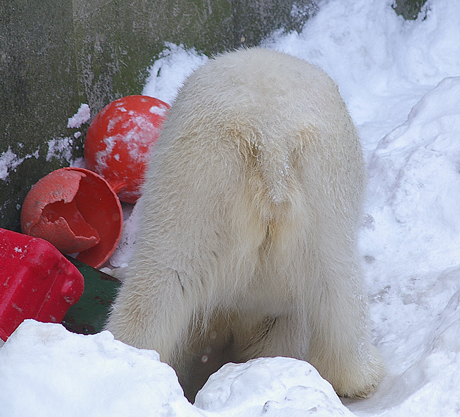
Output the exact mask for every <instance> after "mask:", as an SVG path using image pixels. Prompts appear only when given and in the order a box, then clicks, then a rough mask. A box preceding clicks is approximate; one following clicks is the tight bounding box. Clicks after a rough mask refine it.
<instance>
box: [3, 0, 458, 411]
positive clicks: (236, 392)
mask: <svg viewBox="0 0 460 417" xmlns="http://www.w3.org/2000/svg"><path fill="white" fill-rule="evenodd" d="M391 5H392V0H330V1H326V2H322V3H321V4H320V7H319V12H318V13H317V14H316V16H315V17H314V18H312V19H311V20H309V22H308V23H307V24H306V26H305V28H304V30H303V31H302V32H301V33H300V34H297V33H291V34H283V33H281V32H279V33H276V34H274V35H273V36H272V37H271V38H270V39H268V40H266V41H265V42H264V45H265V46H266V47H269V48H275V49H278V50H283V51H286V52H288V53H291V54H293V55H295V56H298V57H300V58H303V59H306V60H308V61H310V62H312V63H314V64H316V65H318V66H319V67H321V68H323V69H324V70H325V71H326V72H327V73H329V74H330V75H331V77H332V78H333V79H334V80H335V81H336V82H337V84H338V85H339V88H340V91H341V94H342V96H343V97H344V99H345V101H346V103H347V105H348V108H349V110H350V113H351V115H352V117H353V119H354V121H355V123H356V125H357V128H358V131H359V133H360V136H361V138H362V144H363V149H364V154H365V158H366V161H367V166H368V179H369V181H368V195H367V202H366V207H365V218H364V220H363V227H362V230H361V235H360V250H361V254H362V264H363V268H364V271H365V274H366V283H367V288H368V294H369V299H370V308H371V316H372V319H373V322H374V325H373V337H374V342H375V344H376V346H377V347H378V348H379V350H380V351H381V353H382V355H383V357H384V360H385V363H386V371H387V375H386V377H385V379H384V380H383V382H382V384H381V385H380V387H379V389H378V390H377V392H376V393H375V394H374V396H373V397H371V398H369V399H366V400H361V401H354V400H342V402H340V400H339V399H338V397H337V396H336V395H335V393H334V392H333V391H332V389H331V387H330V385H329V384H328V383H327V382H326V381H324V380H323V379H322V378H321V377H320V376H319V375H318V374H317V372H316V371H315V370H314V369H313V368H312V367H311V366H310V365H309V364H308V363H306V362H302V361H297V360H294V359H288V358H267V359H259V360H255V361H250V362H248V363H246V364H238V365H234V364H229V365H226V366H224V367H223V368H222V369H221V370H219V371H218V372H217V373H216V374H214V375H213V376H211V378H210V380H209V381H208V382H207V384H206V385H205V387H204V388H203V389H202V391H201V392H200V393H199V394H198V397H197V400H196V404H195V405H191V404H189V403H188V402H187V401H186V400H185V398H184V397H183V395H182V392H181V390H180V387H179V385H178V383H177V379H176V377H175V374H174V372H173V371H172V370H171V368H169V367H168V366H167V365H164V364H161V363H160V362H159V361H158V357H157V355H156V354H155V352H149V351H145V350H139V349H135V348H132V347H129V346H126V345H124V344H122V343H120V342H117V341H114V340H113V338H112V337H111V335H110V334H109V333H107V332H103V333H101V334H98V335H95V336H81V335H74V334H70V333H68V332H66V331H65V330H64V329H63V328H62V327H61V326H60V325H55V324H40V323H36V322H33V321H27V322H25V323H24V324H23V325H21V326H20V327H19V329H18V330H17V331H16V332H15V333H14V334H13V335H12V336H11V337H10V339H9V340H8V342H7V343H6V344H5V345H4V346H3V347H2V348H0V417H3V416H8V417H9V416H19V415H21V416H22V415H34V416H42V415H43V416H45V415H46V416H48V415H56V413H59V415H63V416H67V415H68V416H74V415H75V416H81V415H88V416H106V415H107V416H108V415H110V416H117V415H120V416H129V415H136V416H140V417H142V416H147V415H149V416H150V415H169V416H191V417H194V416H216V417H217V416H219V417H228V416H247V417H252V416H256V415H257V416H258V415H262V414H264V415H267V416H288V415H289V416H290V417H291V416H292V417H294V416H297V415H299V416H300V415H302V416H305V415H314V416H352V415H356V416H375V417H377V416H385V417H412V416H430V417H433V416H434V417H436V416H439V417H441V416H442V417H445V416H456V415H459V414H460V337H459V336H460V216H459V214H458V213H459V212H460V2H456V1H451V0H428V2H427V4H426V5H425V7H424V9H423V11H422V13H421V14H420V16H419V18H418V20H416V21H404V20H403V19H402V18H401V17H399V16H397V15H396V14H395V13H394V11H393V10H392V7H391ZM206 60H207V58H206V57H204V56H201V55H199V54H197V53H196V52H195V51H193V50H185V49H184V48H183V47H181V46H177V45H171V44H168V45H167V47H166V49H165V51H164V53H163V56H162V57H161V58H160V59H159V60H157V61H156V62H155V64H154V65H153V67H152V68H151V76H150V78H149V80H148V83H147V85H146V87H145V90H144V93H145V94H147V95H152V96H155V97H157V98H159V99H161V100H163V101H165V102H168V103H171V102H172V101H173V100H174V97H175V94H176V91H177V88H178V87H179V86H180V85H181V83H182V82H183V80H184V78H185V77H186V76H187V75H188V74H189V73H190V72H191V71H192V70H193V69H194V68H196V67H197V66H199V65H201V64H203V63H204V62H206ZM18 163H20V162H19V161H18V159H17V157H15V155H14V154H12V152H11V151H9V152H7V153H5V154H4V155H2V156H1V157H0V174H1V178H2V179H4V178H7V175H8V170H11V169H14V167H15V166H17V164H18ZM136 213H137V212H136V209H134V210H133V212H132V214H131V216H130V217H129V218H128V220H127V221H126V222H125V229H124V231H123V237H122V240H121V243H120V247H119V249H118V250H117V252H116V253H115V254H114V257H113V258H112V259H111V263H112V265H114V266H124V265H126V263H127V262H128V260H129V256H130V253H131V251H132V245H133V243H134V241H135V233H134V231H135V228H136V227H135V225H136ZM129 214H130V213H129V212H127V213H126V216H129Z"/></svg>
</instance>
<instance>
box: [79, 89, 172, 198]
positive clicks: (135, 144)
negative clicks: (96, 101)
mask: <svg viewBox="0 0 460 417" xmlns="http://www.w3.org/2000/svg"><path fill="white" fill-rule="evenodd" d="M168 110H169V105H168V104H166V103H164V102H163V101H161V100H158V99H156V98H153V97H149V96H128V97H123V98H120V99H118V100H115V101H113V102H112V103H110V104H109V105H107V106H106V107H104V108H103V109H102V110H101V111H100V112H99V113H98V114H97V116H96V117H95V118H94V120H93V122H92V123H91V125H90V127H89V129H88V133H87V134H86V139H85V161H86V167H87V168H88V169H91V170H92V171H95V172H97V173H98V174H99V175H101V176H102V177H104V178H105V179H106V180H107V182H108V183H109V184H110V185H111V186H112V188H113V189H114V191H115V192H116V193H117V194H118V197H119V198H120V200H121V201H124V202H126V203H135V202H136V201H137V199H138V198H139V197H140V188H141V185H142V183H143V182H144V175H145V171H146V168H147V163H148V160H149V155H150V148H151V146H152V145H153V144H154V143H155V141H156V140H157V139H158V135H159V133H160V130H161V126H162V124H163V122H164V120H165V118H166V114H167V112H168Z"/></svg>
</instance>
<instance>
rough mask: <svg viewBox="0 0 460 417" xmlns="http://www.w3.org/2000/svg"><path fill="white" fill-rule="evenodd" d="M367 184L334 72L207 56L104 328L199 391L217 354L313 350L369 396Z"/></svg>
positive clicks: (344, 382)
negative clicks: (362, 244)
mask: <svg viewBox="0 0 460 417" xmlns="http://www.w3.org/2000/svg"><path fill="white" fill-rule="evenodd" d="M364 183H365V174H364V163H363V158H362V154H361V148H360V143H359V138H358V136H357V134H356V131H355V128H354V126H353V123H352V121H351V119H350V116H349V115H348V112H347V110H346V107H345V104H344V103H343V101H342V99H341V97H340V95H339V93H338V90H337V87H336V85H335V84H334V83H333V82H332V81H331V79H330V78H329V77H328V76H327V75H326V74H325V73H324V72H322V71H321V70H319V69H318V68H316V67H314V66H312V65H310V64H308V63H306V62H304V61H302V60H299V59H296V58H293V57H291V56H288V55H285V54H281V53H278V52H273V51H269V50H264V49H250V50H241V51H238V52H233V53H228V54H225V55H222V56H220V57H218V58H216V59H213V60H210V61H209V62H208V63H207V64H205V65H204V66H203V67H201V68H199V69H198V70H197V71H196V72H195V73H193V74H192V75H191V76H190V77H189V78H188V80H187V81H186V82H185V84H184V86H183V87H182V89H181V90H180V92H179V95H178V97H177V99H176V101H175V103H174V104H173V106H172V108H171V110H170V112H169V115H168V119H167V121H166V123H165V125H164V128H163V131H162V132H161V135H160V138H159V140H158V142H157V144H156V147H155V150H154V152H153V155H152V159H151V163H150V168H149V171H148V174H147V179H146V183H145V186H144V190H143V196H142V199H141V202H140V204H141V207H140V208H141V218H140V224H139V237H138V243H137V248H136V253H135V255H134V257H133V259H132V261H131V263H130V266H129V267H128V270H127V277H126V280H125V282H124V284H123V286H122V288H121V290H120V293H119V295H118V298H117V300H116V303H115V305H114V307H113V311H112V314H111V317H110V319H109V322H108V324H107V328H108V329H109V330H110V331H111V332H112V333H113V334H114V335H115V336H116V337H117V338H118V339H120V340H122V341H124V342H126V343H129V344H132V345H134V346H137V347H140V348H148V349H155V350H157V351H158V352H159V353H160V355H161V358H162V360H164V361H165V362H168V363H170V364H171V365H172V366H174V367H175V368H176V370H177V372H178V374H179V378H180V380H181V382H182V384H183V386H184V389H185V391H186V393H188V395H189V396H190V397H193V395H194V393H195V392H196V390H197V389H198V388H199V385H201V383H202V382H203V381H201V382H200V381H198V379H199V377H198V376H196V375H195V374H194V372H197V373H199V372H200V371H199V366H197V364H199V363H200V360H199V359H200V358H203V361H204V360H205V359H207V358H209V357H212V354H213V353H214V352H217V353H216V354H215V358H213V361H214V362H215V363H213V364H212V366H213V367H214V368H217V367H218V366H219V365H220V364H221V363H223V362H225V361H226V360H233V361H246V360H248V359H250V358H254V357H261V356H278V355H279V356H290V357H294V358H299V359H305V360H308V361H309V362H310V363H312V364H313V365H314V366H315V367H316V368H317V369H318V371H319V372H320V373H321V374H322V376H323V377H324V378H326V379H327V380H329V382H331V383H332V385H333V386H334V388H335V390H336V391H337V393H338V394H340V395H343V396H368V395H369V394H371V393H372V392H373V391H374V390H375V387H376V386H377V384H378V382H379V380H380V378H381V374H382V365H381V360H380V356H379V355H378V353H377V351H376V350H375V348H374V347H372V346H371V344H370V340H369V339H370V336H369V328H368V308H367V303H366V294H365V292H364V289H363V280H362V274H361V269H360V264H359V260H358V253H357V248H356V239H357V237H356V234H357V229H358V225H359V223H360V220H361V206H362V200H363V191H364ZM210 366H211V365H210ZM214 368H213V369H211V368H210V371H209V372H211V371H212V370H214ZM194 369H195V371H194ZM196 369H198V370H196ZM209 372H208V373H209ZM205 377H206V376H205ZM205 377H204V378H205ZM197 385H198V386H197Z"/></svg>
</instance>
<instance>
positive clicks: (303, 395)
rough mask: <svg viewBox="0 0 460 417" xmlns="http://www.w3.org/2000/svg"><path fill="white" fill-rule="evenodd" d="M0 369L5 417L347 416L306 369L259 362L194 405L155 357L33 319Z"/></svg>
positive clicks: (225, 375) (5, 351)
mask: <svg viewBox="0 0 460 417" xmlns="http://www.w3.org/2000/svg"><path fill="white" fill-rule="evenodd" d="M0 370H1V375H2V376H1V378H0V415H2V416H3V415H4V416H5V417H6V416H8V417H16V416H18V417H19V416H21V417H22V416H34V417H40V416H44V417H45V416H46V417H49V416H52V415H56V413H57V412H59V415H60V416H63V417H67V416H69V417H70V416H75V417H81V416H111V417H116V416H120V417H126V416H131V415H133V416H134V415H135V416H138V417H143V416H160V415H164V416H171V417H172V416H177V417H195V416H208V417H211V416H217V415H219V416H225V417H244V416H247V417H250V416H256V415H261V414H264V415H266V416H282V415H286V416H287V415H289V416H290V417H294V416H304V415H306V413H308V412H309V413H312V412H314V413H315V415H318V416H328V417H335V416H352V413H350V412H349V411H348V410H347V409H346V408H345V407H344V406H343V405H342V404H341V402H340V400H339V399H338V397H337V395H336V394H335V392H334V390H333V389H332V387H331V385H330V384H329V383H328V382H326V381H325V380H324V379H322V378H321V377H320V376H319V374H318V372H317V371H316V370H315V369H314V368H313V367H312V366H311V365H309V364H308V363H306V362H301V361H297V360H295V359H290V358H263V359H257V360H254V361H250V362H248V363H246V364H239V365H235V364H229V365H227V366H224V367H223V368H222V369H221V370H220V371H219V372H217V373H216V374H215V375H213V377H212V378H211V379H210V380H209V381H208V382H207V384H206V386H205V387H204V388H203V390H202V391H201V392H200V393H199V396H198V398H197V401H196V406H193V405H191V404H190V403H189V402H188V401H187V400H186V399H185V397H184V396H183V393H182V389H181V387H180V385H179V382H178V380H177V377H176V374H175V373H174V371H173V369H172V368H170V367H169V366H168V365H165V364H163V363H161V362H159V358H158V355H157V353H156V352H154V351H148V350H140V349H135V348H132V347H130V346H127V345H125V344H123V343H121V342H118V341H116V340H114V339H113V336H112V335H111V334H110V333H109V332H102V333H100V334H97V335H94V336H82V335H76V334H71V333H69V332H67V331H66V330H65V329H64V328H63V327H62V326H61V325H57V324H43V323H37V322H34V321H32V320H28V321H26V322H24V323H23V324H22V325H21V326H20V327H19V328H18V330H17V331H16V332H15V333H14V334H13V335H12V336H11V338H10V339H9V340H8V341H7V343H6V344H5V345H4V347H3V348H2V349H1V350H0ZM2 410H3V411H4V412H5V413H6V414H2Z"/></svg>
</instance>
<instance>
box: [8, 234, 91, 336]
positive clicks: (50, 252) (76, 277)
mask: <svg viewBox="0 0 460 417" xmlns="http://www.w3.org/2000/svg"><path fill="white" fill-rule="evenodd" d="M83 289H84V279H83V275H82V274H81V273H80V272H79V271H78V269H77V268H76V267H75V266H74V265H72V263H71V262H69V261H68V260H67V259H66V258H65V257H64V256H63V255H62V254H61V253H60V252H59V251H58V250H57V249H56V248H55V247H54V246H53V245H51V244H50V243H49V242H47V241H45V240H42V239H39V238H35V237H31V236H26V235H23V234H21V233H15V232H12V231H10V230H5V229H0V338H1V339H2V340H3V341H6V340H7V339H8V337H9V336H10V335H11V334H12V333H13V332H14V330H16V328H17V327H18V326H19V325H20V324H21V323H22V322H23V321H24V320H26V319H35V320H38V321H41V322H46V323H60V322H61V321H62V319H63V318H64V316H65V314H66V313H67V310H68V309H69V308H70V307H71V306H72V305H74V304H75V303H76V302H77V301H78V299H79V298H80V296H81V295H82V293H83Z"/></svg>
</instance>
